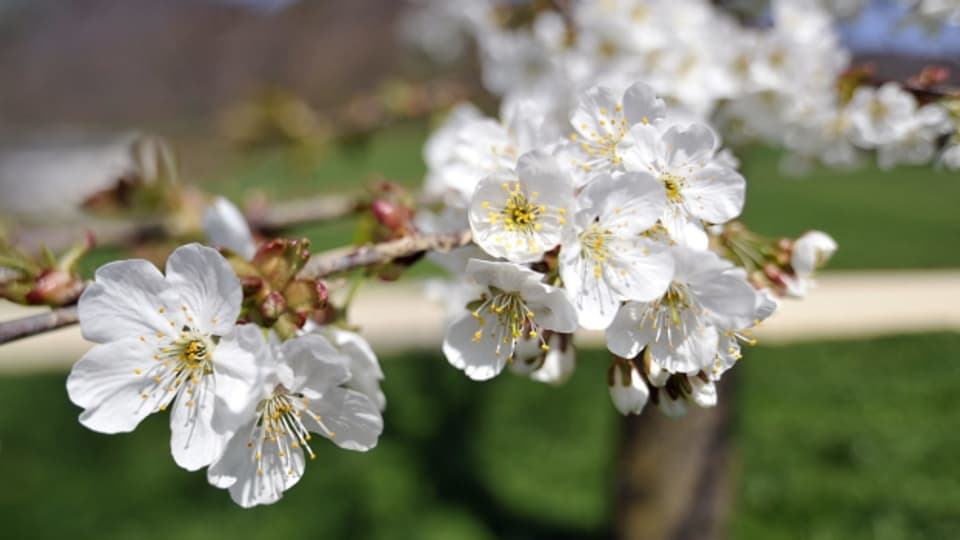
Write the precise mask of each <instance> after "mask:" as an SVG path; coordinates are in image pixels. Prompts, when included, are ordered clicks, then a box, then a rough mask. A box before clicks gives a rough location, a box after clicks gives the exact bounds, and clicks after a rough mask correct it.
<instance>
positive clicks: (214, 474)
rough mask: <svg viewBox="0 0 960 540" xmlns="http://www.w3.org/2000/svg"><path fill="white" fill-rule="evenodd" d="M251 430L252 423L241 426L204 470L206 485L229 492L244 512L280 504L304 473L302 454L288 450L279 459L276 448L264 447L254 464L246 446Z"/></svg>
mask: <svg viewBox="0 0 960 540" xmlns="http://www.w3.org/2000/svg"><path fill="white" fill-rule="evenodd" d="M253 427H254V424H253V422H247V423H246V424H245V425H244V426H242V427H241V428H240V429H239V430H238V431H237V434H236V435H235V436H233V437H232V438H231V439H230V441H229V443H228V444H227V446H226V448H225V450H224V452H223V454H222V456H221V457H220V458H219V459H218V460H217V461H216V462H214V463H213V464H212V465H211V466H210V468H209V469H208V470H207V480H208V481H209V482H210V484H212V485H213V486H215V487H219V488H229V489H230V497H231V498H232V499H233V501H234V502H236V503H237V504H239V505H240V506H242V507H244V508H250V507H253V506H257V505H261V504H271V503H274V502H276V501H278V500H280V498H281V497H282V496H283V492H284V490H286V489H288V488H290V487H292V486H293V485H294V484H296V483H297V481H299V480H300V477H301V476H302V475H303V470H304V459H303V451H302V450H300V449H289V451H288V452H287V454H286V455H287V457H286V458H285V459H281V458H280V457H279V455H278V450H277V448H278V447H277V445H276V444H264V445H263V447H262V455H261V459H260V460H259V462H258V460H257V459H256V453H255V450H254V449H252V448H251V447H249V446H248V443H250V442H251V441H250V433H252V432H253ZM258 469H262V471H263V473H262V474H261V473H260V472H259V471H258ZM291 472H292V473H293V474H291Z"/></svg>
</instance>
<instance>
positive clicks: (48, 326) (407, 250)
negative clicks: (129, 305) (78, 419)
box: [0, 230, 471, 344]
mask: <svg viewBox="0 0 960 540" xmlns="http://www.w3.org/2000/svg"><path fill="white" fill-rule="evenodd" d="M470 240H471V235H470V231H469V230H462V231H457V232H454V233H444V234H424V235H417V236H410V237H406V238H401V239H399V240H391V241H389V242H383V243H380V244H374V245H370V246H362V247H359V248H351V249H350V250H349V251H344V250H334V251H328V252H324V253H318V254H316V255H314V256H312V257H311V258H310V260H309V261H307V264H306V266H304V268H303V270H301V271H300V275H299V277H301V278H305V279H319V278H324V277H327V276H331V275H333V274H337V273H339V272H346V271H348V270H353V269H356V268H366V267H368V266H375V265H378V264H383V263H387V262H390V261H396V260H401V259H404V258H408V257H413V256H416V255H420V254H423V253H426V252H428V251H439V252H446V251H450V250H451V249H455V248H458V247H462V246H465V245H467V244H469V243H470ZM77 322H78V318H77V307H76V306H66V307H61V308H56V309H53V310H51V311H50V312H49V313H43V314H40V315H34V316H32V317H25V318H22V319H15V320H12V321H6V322H0V344H3V343H10V342H11V341H16V340H18V339H22V338H25V337H30V336H35V335H38V334H43V333H45V332H50V331H52V330H56V329H58V328H63V327H64V326H69V325H72V324H76V323H77Z"/></svg>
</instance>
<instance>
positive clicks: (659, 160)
mask: <svg viewBox="0 0 960 540" xmlns="http://www.w3.org/2000/svg"><path fill="white" fill-rule="evenodd" d="M630 134H631V136H632V137H634V138H635V139H636V144H635V145H634V146H632V147H631V148H630V149H629V150H628V151H627V152H626V153H625V154H624V158H623V159H624V165H625V166H626V168H627V170H628V171H643V172H648V173H650V174H652V175H653V176H654V178H656V179H657V180H658V181H659V182H660V183H661V184H663V188H664V190H665V191H666V197H667V206H666V209H665V211H664V213H663V216H662V217H661V221H662V223H663V225H664V227H666V229H667V231H668V232H669V233H670V237H671V238H673V239H674V240H675V241H676V242H677V243H679V244H682V245H685V246H689V247H692V248H695V249H706V247H707V235H706V232H705V231H704V229H703V223H704V222H707V223H724V222H726V221H729V220H731V219H733V218H735V217H737V216H738V215H740V212H741V211H742V210H743V203H744V196H745V195H744V191H745V189H746V181H745V180H744V178H743V176H741V175H740V173H738V172H737V171H736V170H734V169H732V168H730V167H729V166H727V164H726V163H725V162H724V161H723V160H717V159H715V156H716V153H717V137H716V135H715V134H714V132H713V130H711V129H710V128H709V127H707V126H706V125H703V124H691V125H689V126H685V127H681V126H679V125H672V126H670V127H668V128H666V130H665V131H663V132H661V130H660V129H659V128H658V127H655V126H648V125H642V124H641V125H637V126H634V127H633V128H632V129H631V131H630Z"/></svg>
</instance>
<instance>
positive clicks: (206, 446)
mask: <svg viewBox="0 0 960 540" xmlns="http://www.w3.org/2000/svg"><path fill="white" fill-rule="evenodd" d="M215 407H216V380H215V378H214V376H212V375H206V376H203V377H200V382H199V383H197V384H196V385H195V386H194V387H193V394H187V393H183V394H181V395H180V396H179V397H177V399H175V400H174V402H173V410H172V411H171V412H170V452H171V453H172V454H173V460H174V461H175V462H176V463H177V465H179V466H181V467H183V468H184V469H187V470H188V471H195V470H197V469H200V468H202V467H206V466H207V465H209V464H211V463H213V461H214V460H215V459H217V458H218V457H219V456H220V454H221V453H222V452H223V447H224V446H225V445H226V442H227V440H226V438H227V437H228V436H229V435H230V434H228V433H218V432H217V431H216V430H215V429H214V428H213V415H214V409H215Z"/></svg>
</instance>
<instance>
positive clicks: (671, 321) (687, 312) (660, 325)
mask: <svg viewBox="0 0 960 540" xmlns="http://www.w3.org/2000/svg"><path fill="white" fill-rule="evenodd" d="M702 313H703V309H701V308H700V306H699V305H698V304H697V303H696V301H695V299H694V298H692V297H691V296H690V293H689V291H688V290H687V286H686V285H685V284H683V283H677V282H673V283H672V284H671V285H670V287H669V288H668V289H667V292H666V293H664V295H663V296H662V297H661V298H660V299H659V300H657V301H655V302H652V303H650V304H648V305H647V308H646V309H645V310H644V312H643V314H642V315H641V318H640V319H641V322H640V329H641V330H643V329H644V326H645V325H646V324H647V323H650V324H651V329H652V330H654V331H655V332H656V341H660V340H662V339H665V340H666V341H667V343H668V344H669V345H670V346H671V347H675V346H677V345H678V344H679V343H680V342H681V341H683V339H684V338H685V337H686V335H687V334H688V333H689V332H690V329H691V328H699V327H700V326H701V324H700V316H701V315H702Z"/></svg>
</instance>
